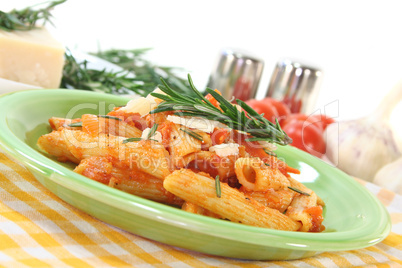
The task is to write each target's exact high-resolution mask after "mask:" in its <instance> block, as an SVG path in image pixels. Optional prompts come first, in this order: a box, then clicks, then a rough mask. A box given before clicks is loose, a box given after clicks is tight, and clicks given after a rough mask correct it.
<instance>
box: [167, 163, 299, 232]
mask: <svg viewBox="0 0 402 268" xmlns="http://www.w3.org/2000/svg"><path fill="white" fill-rule="evenodd" d="M163 186H164V187H165V189H167V190H168V191H169V192H171V193H173V194H174V195H176V196H178V197H180V198H182V199H184V200H185V201H187V202H191V203H194V204H196V205H198V206H201V207H203V208H204V209H207V210H209V211H211V212H213V213H216V214H218V215H220V216H221V217H222V218H225V219H228V220H230V221H232V222H238V223H243V224H247V225H252V226H258V227H265V228H272V229H278V230H289V231H297V230H298V229H299V228H300V223H298V222H296V221H293V220H292V219H290V218H289V217H288V216H286V215H284V214H282V213H281V212H279V211H278V210H275V209H271V208H269V207H265V206H264V205H262V204H260V203H258V202H257V201H255V200H254V199H252V198H249V197H247V196H245V195H244V194H243V193H241V192H239V191H238V190H237V189H234V188H231V187H230V186H228V185H227V184H226V183H220V187H221V196H220V197H218V196H217V192H216V188H215V180H214V179H213V178H212V177H210V176H208V175H207V174H205V173H202V174H197V173H195V172H193V171H191V170H188V169H181V170H176V171H174V172H173V173H172V174H170V175H169V176H167V177H166V178H165V180H164V182H163Z"/></svg>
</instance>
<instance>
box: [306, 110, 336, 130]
mask: <svg viewBox="0 0 402 268" xmlns="http://www.w3.org/2000/svg"><path fill="white" fill-rule="evenodd" d="M311 118H312V119H313V121H320V122H321V124H322V128H323V130H325V129H326V128H327V126H328V125H329V124H332V123H334V122H335V120H334V119H333V118H331V117H329V116H327V115H325V114H315V115H312V116H311Z"/></svg>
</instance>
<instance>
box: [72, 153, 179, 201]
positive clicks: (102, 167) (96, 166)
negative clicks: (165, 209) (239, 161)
mask: <svg viewBox="0 0 402 268" xmlns="http://www.w3.org/2000/svg"><path fill="white" fill-rule="evenodd" d="M74 171H75V172H77V173H79V174H82V175H84V176H86V177H88V178H90V179H93V180H95V181H98V182H100V183H103V184H106V185H108V186H110V187H112V188H116V189H119V190H122V191H124V192H127V193H130V194H133V195H137V196H140V197H143V198H146V199H150V200H153V201H156V202H160V203H165V204H169V205H175V206H181V205H182V204H183V203H184V201H183V200H182V199H180V198H178V197H177V196H174V195H173V194H171V193H169V192H168V191H166V190H165V188H163V182H162V180H160V179H159V178H157V177H155V176H152V175H150V174H147V173H145V172H142V171H141V170H138V169H137V168H134V167H132V168H129V167H128V166H125V165H124V164H122V163H121V162H120V161H119V160H118V159H114V158H112V157H104V156H93V157H90V158H86V159H84V160H82V161H81V162H80V164H79V165H78V166H77V167H76V168H75V169H74Z"/></svg>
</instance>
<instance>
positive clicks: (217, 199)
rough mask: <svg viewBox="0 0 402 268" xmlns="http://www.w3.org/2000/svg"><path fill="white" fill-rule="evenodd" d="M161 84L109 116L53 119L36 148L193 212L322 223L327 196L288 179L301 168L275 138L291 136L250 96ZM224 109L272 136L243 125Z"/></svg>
mask: <svg viewBox="0 0 402 268" xmlns="http://www.w3.org/2000/svg"><path fill="white" fill-rule="evenodd" d="M159 88H160V89H159V90H158V91H156V92H154V93H151V94H150V95H149V96H148V97H146V98H138V99H134V100H131V101H129V102H128V103H127V105H126V106H122V107H114V108H113V109H112V110H111V111H110V112H108V113H107V114H105V115H95V114H83V115H82V116H81V117H77V118H60V117H52V118H50V119H49V124H50V127H51V129H52V131H51V132H50V133H48V134H45V135H43V136H41V137H40V138H39V139H38V146H39V148H40V149H41V150H43V151H45V152H46V153H48V154H50V155H53V156H55V157H56V158H57V159H58V161H62V162H67V161H68V162H73V163H75V164H76V167H75V169H74V171H75V172H77V173H79V174H82V175H83V176H85V177H88V178H90V179H92V180H95V181H97V182H99V183H103V184H105V185H108V186H110V187H113V188H116V189H119V190H122V191H125V192H127V193H130V194H133V195H136V196H140V197H143V198H147V199H150V200H153V201H156V202H160V203H164V204H167V205H171V206H176V207H178V208H180V209H182V210H185V211H188V212H191V213H196V214H200V215H205V216H209V217H214V218H217V219H222V220H229V221H231V222H236V223H241V224H246V225H252V226H257V227H263V228H272V229H277V230H287V231H301V232H321V231H323V230H324V229H325V227H324V226H323V224H322V222H323V207H324V206H325V204H324V202H323V200H322V199H321V198H320V197H319V196H317V194H316V193H315V192H314V191H312V190H311V189H309V188H307V187H306V186H305V185H303V184H302V183H300V182H299V181H297V180H296V179H294V178H292V176H291V174H295V173H299V171H298V170H297V169H295V168H292V167H290V166H288V165H287V164H286V162H285V160H284V159H281V158H280V157H278V156H277V155H276V154H275V149H276V145H275V143H277V144H280V143H281V142H282V141H283V139H282V138H281V139H279V138H277V136H278V135H279V136H280V135H282V136H283V135H284V136H283V137H285V138H286V134H285V133H283V132H282V133H281V131H280V128H279V129H278V128H277V126H275V125H274V124H272V125H269V124H268V122H266V121H264V120H262V119H261V118H260V117H259V115H258V114H254V113H255V112H253V111H252V110H250V109H251V108H250V107H246V106H245V105H244V103H240V104H231V103H230V104H229V102H227V101H224V100H222V99H221V98H220V95H219V92H218V91H216V90H215V91H208V92H209V94H208V95H206V96H205V97H200V96H195V97H190V96H181V97H179V96H175V95H174V93H173V92H172V91H171V90H170V89H169V88H168V86H167V85H165V86H160V87H159ZM179 98H181V99H180V100H183V101H182V102H178V103H174V104H173V101H175V100H176V101H177V100H179ZM185 98H186V99H185ZM192 101H194V102H195V103H196V104H192V103H191V102H192ZM188 106H191V107H193V108H194V107H195V108H197V109H198V110H200V111H202V112H199V111H198V110H197V111H196V112H197V113H196V112H195V110H194V109H189V108H188ZM205 111H206V112H205ZM210 111H214V114H215V119H216V120H214V117H211V116H209V115H208V116H207V114H208V113H209V112H210ZM219 111H220V112H221V114H223V115H225V114H229V113H231V115H230V116H232V117H233V115H236V116H239V118H241V120H245V121H244V122H246V121H250V122H251V121H252V123H253V124H255V125H256V126H263V127H268V128H269V129H272V131H273V132H272V133H274V134H275V133H276V134H275V135H276V136H275V135H274V134H272V133H271V134H270V139H269V138H266V137H265V136H263V135H266V131H265V130H261V129H257V127H255V128H253V129H252V130H248V129H244V128H243V127H244V125H245V124H243V123H241V124H236V123H235V122H229V121H228V120H227V118H226V119H222V118H221V117H220V115H219ZM207 112H208V113H207ZM197 115H198V116H197ZM225 120H226V121H225ZM225 122H226V123H225ZM242 122H243V121H242ZM250 125H251V123H250ZM257 130H258V131H257ZM264 131H265V132H264ZM254 133H255V134H254ZM282 136H281V137H282Z"/></svg>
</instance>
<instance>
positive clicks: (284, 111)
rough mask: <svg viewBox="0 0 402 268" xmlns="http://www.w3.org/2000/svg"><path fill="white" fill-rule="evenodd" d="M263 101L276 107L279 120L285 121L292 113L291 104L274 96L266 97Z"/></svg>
mask: <svg viewBox="0 0 402 268" xmlns="http://www.w3.org/2000/svg"><path fill="white" fill-rule="evenodd" d="M261 101H262V102H265V103H267V104H269V105H272V106H274V107H275V109H276V111H277V112H278V121H279V122H281V121H283V120H284V119H285V118H286V117H287V116H288V115H289V114H290V109H289V106H287V104H285V103H284V102H282V101H279V100H276V99H273V98H265V99H263V100H261Z"/></svg>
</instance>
